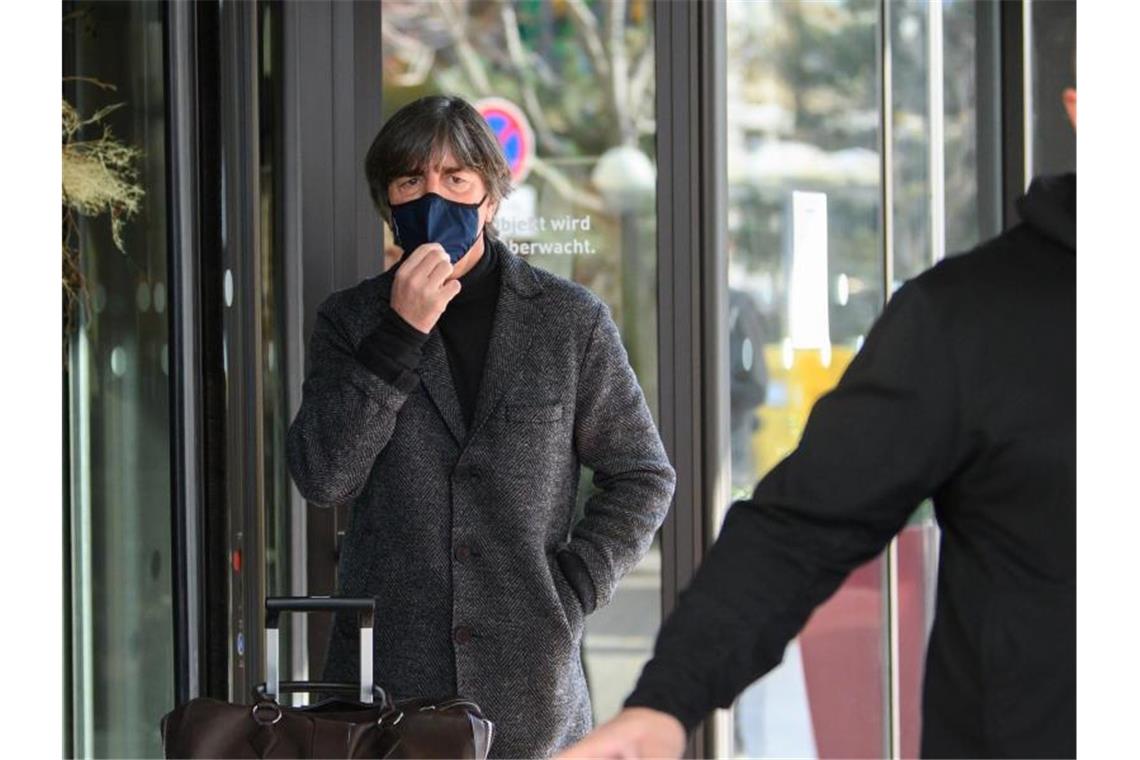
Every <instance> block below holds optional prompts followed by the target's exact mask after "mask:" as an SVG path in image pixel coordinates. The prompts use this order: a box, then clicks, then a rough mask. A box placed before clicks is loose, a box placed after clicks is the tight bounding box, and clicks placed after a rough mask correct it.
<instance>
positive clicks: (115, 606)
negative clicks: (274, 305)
mask: <svg viewBox="0 0 1140 760" xmlns="http://www.w3.org/2000/svg"><path fill="white" fill-rule="evenodd" d="M63 17H64V19H63V41H64V45H63V47H64V82H63V89H64V129H63V131H64V137H63V143H64V147H63V153H64V159H63V161H64V163H63V177H64V245H65V291H68V290H70V294H71V296H72V298H71V300H70V302H69V303H68V304H67V309H68V310H67V312H66V317H67V319H66V320H65V324H66V327H65V329H66V334H65V346H66V347H67V354H66V356H65V357H64V364H65V378H66V385H65V388H66V393H67V398H66V399H65V400H64V404H65V409H66V414H65V417H64V419H65V426H66V429H65V438H64V440H65V441H67V442H68V445H69V452H68V456H67V458H66V459H65V469H66V473H65V474H66V477H67V480H68V486H69V487H68V489H67V491H68V493H69V497H70V498H69V501H68V503H66V504H65V510H66V520H65V525H69V526H70V535H69V537H68V539H69V547H70V552H69V553H70V558H69V563H70V569H71V573H70V578H68V579H67V582H68V586H69V597H70V601H71V609H70V615H69V618H70V621H71V631H70V647H69V649H70V652H69V654H70V657H69V662H68V663H67V666H68V669H69V671H70V674H71V678H70V680H71V684H72V693H71V695H69V698H70V700H71V707H70V711H71V716H72V725H71V744H72V752H73V753H74V755H75V756H77V757H156V756H158V755H160V754H161V751H162V750H161V745H160V741H159V733H158V722H159V719H160V718H161V716H162V715H163V714H164V713H165V712H166V711H167V710H169V709H170V708H171V707H172V706H173V699H174V684H173V679H174V654H173V642H174V634H173V613H172V583H171V524H170V523H171V509H170V504H171V481H170V441H171V419H170V395H169V387H170V382H169V370H170V362H169V355H168V352H169V349H168V343H169V328H168V325H169V313H168V309H169V308H170V304H169V302H168V299H167V198H166V186H167V184H166V183H167V177H166V163H165V161H166V144H165V141H166V127H167V125H166V113H167V111H166V96H165V85H164V83H165V76H164V72H165V70H164V53H165V51H164V44H165V43H164V41H165V39H166V37H165V26H164V10H163V7H162V6H161V5H159V4H156V3H132V2H106V3H65V4H64V8H63ZM101 167H102V168H105V167H110V170H109V171H106V170H101ZM68 249H70V250H68ZM68 275H70V277H69V276H68Z"/></svg>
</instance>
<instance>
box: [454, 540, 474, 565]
mask: <svg viewBox="0 0 1140 760" xmlns="http://www.w3.org/2000/svg"><path fill="white" fill-rule="evenodd" d="M455 559H457V560H459V561H460V562H466V561H467V560H469V559H471V547H470V546H468V545H467V544H460V545H459V546H457V547H455Z"/></svg>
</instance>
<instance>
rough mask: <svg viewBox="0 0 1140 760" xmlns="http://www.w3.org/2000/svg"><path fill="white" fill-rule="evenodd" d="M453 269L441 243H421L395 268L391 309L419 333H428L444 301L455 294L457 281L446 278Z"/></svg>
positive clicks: (445, 304)
mask: <svg viewBox="0 0 1140 760" xmlns="http://www.w3.org/2000/svg"><path fill="white" fill-rule="evenodd" d="M454 269H455V267H454V266H453V265H452V263H451V259H450V258H449V257H448V255H447V251H445V250H443V246H441V245H440V244H439V243H424V244H423V245H421V246H420V247H419V248H417V249H416V250H414V251H412V255H411V256H409V257H408V258H407V259H406V260H405V261H404V263H403V264H401V265H400V267H399V268H398V269H397V270H396V274H395V276H394V278H393V280H392V308H393V309H395V310H396V313H397V314H399V315H400V316H401V317H403V318H404V321H405V322H407V323H408V324H409V325H411V326H412V327H414V328H416V329H417V330H419V331H420V332H422V333H429V332H431V328H433V327H435V323H436V322H438V321H439V318H440V316H441V315H442V314H443V312H444V310H445V309H446V308H447V304H448V303H450V301H451V299H453V298H455V296H456V295H457V294H458V293H459V288H460V285H459V280H456V279H449V278H450V277H451V273H452V272H453V271H454Z"/></svg>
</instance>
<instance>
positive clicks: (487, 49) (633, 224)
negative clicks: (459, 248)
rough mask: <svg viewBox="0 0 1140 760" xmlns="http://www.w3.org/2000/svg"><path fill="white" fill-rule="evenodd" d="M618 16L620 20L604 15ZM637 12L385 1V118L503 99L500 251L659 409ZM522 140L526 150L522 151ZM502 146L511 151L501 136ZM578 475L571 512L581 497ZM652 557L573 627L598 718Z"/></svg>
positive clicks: (647, 45) (646, 638) (645, 641)
mask: <svg viewBox="0 0 1140 760" xmlns="http://www.w3.org/2000/svg"><path fill="white" fill-rule="evenodd" d="M615 9H623V10H624V16H623V17H621V18H615V17H612V16H611V14H612V13H613V11H614V10H615ZM650 11H651V7H650V3H649V2H647V1H646V0H631V2H628V3H580V4H570V3H550V2H533V1H527V0H516V1H514V2H504V3H470V4H462V5H460V6H458V9H457V7H456V6H455V5H453V4H450V3H434V2H432V3H425V2H418V1H408V0H384V4H383V12H382V18H383V34H384V37H383V46H384V47H383V59H384V97H383V104H384V112H385V113H384V116H385V118H387V117H388V116H390V115H391V114H392V113H394V112H395V111H396V110H398V109H399V108H400V107H401V106H403V105H405V104H407V103H408V102H411V101H412V100H414V99H416V98H418V97H421V96H423V95H427V94H431V93H440V92H443V93H448V94H455V95H459V96H461V97H464V98H466V99H468V100H470V101H472V102H476V101H479V100H482V99H486V98H491V97H498V98H504V99H506V100H508V101H510V103H512V104H514V106H515V107H517V108H518V109H519V110H521V111H522V112H523V114H524V115H525V117H526V120H527V121H528V122H529V125H530V134H529V135H528V134H527V131H526V130H525V129H522V130H518V129H515V128H514V127H513V126H511V125H510V124H509V123H507V122H504V126H503V127H502V129H501V132H500V134H501V140H503V141H504V142H507V146H508V149H507V151H506V153H507V156H508V160H511V159H513V158H516V157H518V163H517V164H516V165H517V166H519V174H518V176H517V177H516V186H515V189H514V191H513V193H512V194H511V196H510V197H509V198H508V199H507V200H506V201H505V202H504V203H503V204H502V207H501V209H500V211H499V213H498V217H497V219H496V226H497V227H498V229H499V230H500V233H501V235H502V237H503V239H504V240H505V241H507V242H508V244H509V246H510V247H511V249H512V251H514V252H515V253H516V254H517V255H521V256H526V257H527V258H528V260H529V261H530V262H531V263H532V264H533V265H535V266H538V267H542V268H544V269H547V270H549V271H552V272H555V273H556V274H559V275H562V276H564V277H567V278H569V279H571V280H574V281H575V282H579V283H581V284H583V285H585V286H586V287H588V288H590V289H591V290H593V291H594V292H595V293H597V294H598V295H599V296H601V297H602V299H603V300H604V301H605V302H606V303H607V304H608V305H609V306H610V307H611V309H612V311H613V315H614V320H615V321H616V322H617V324H618V327H619V328H620V330H621V334H622V339H623V342H624V344H625V347H626V350H627V352H628V353H629V358H630V362H631V364H632V365H633V368H634V371H635V372H636V373H637V377H638V379H639V380H640V382H641V384H642V387H643V389H644V391H645V395H646V399H647V400H648V403H649V407H650V409H652V410H653V411H654V413H656V411H657V403H658V400H657V323H656V312H657V308H656V305H657V304H656V250H657V237H656V236H657V225H656V217H655V212H654V203H655V191H656V184H655V183H656V176H655V175H656V172H655V167H654V163H653V161H654V158H653V157H654V155H655V148H654V125H653V115H654V95H655V93H654V89H655V82H654V60H653V28H652V23H651V21H652V19H651V12H650ZM520 134H521V136H522V143H526V142H533V144H534V146H535V150H534V153H533V156H532V157H529V160H528V156H527V153H526V151H525V150H524V149H523V148H525V145H522V146H521V147H520V146H519V140H518V137H519V135H520ZM512 136H513V137H514V138H515V142H514V143H511V142H509V141H508V139H507V138H509V137H512ZM589 491H590V474H589V473H584V475H583V479H582V486H581V488H580V489H579V506H580V505H581V503H582V502H584V500H585V498H586V497H588V496H589ZM660 593H661V580H660V552H659V549H658V547H657V545H656V543H655V545H654V548H653V549H652V550H651V552H650V554H649V555H648V556H647V557H646V558H645V560H644V561H643V562H642V563H641V565H640V566H639V567H638V568H636V569H635V570H634V571H633V572H632V573H631V574H630V575H629V576H627V577H626V579H625V580H624V581H623V582H622V583H621V585H620V586H619V588H618V590H617V592H616V593H615V596H614V599H613V601H612V602H611V604H610V605H609V606H607V607H606V608H604V609H602V610H599V611H598V612H597V613H596V614H595V615H593V616H591V617H590V619H589V620H588V621H587V624H586V638H585V662H586V673H587V677H588V679H589V681H590V687H591V692H592V696H593V700H594V712H595V717H596V718H597V719H598V720H604V719H606V718H608V717H610V716H611V715H613V714H614V713H616V712H617V710H618V709H619V707H620V704H621V701H622V700H623V699H624V697H625V696H626V695H627V694H628V693H629V692H630V691H631V690H632V688H633V685H634V682H635V680H636V678H637V675H638V673H639V672H640V669H641V666H642V665H643V664H644V662H645V661H646V660H647V659H648V657H649V654H650V651H651V649H652V646H653V639H654V636H655V635H656V632H657V627H658V625H659V622H660V615H661V612H660Z"/></svg>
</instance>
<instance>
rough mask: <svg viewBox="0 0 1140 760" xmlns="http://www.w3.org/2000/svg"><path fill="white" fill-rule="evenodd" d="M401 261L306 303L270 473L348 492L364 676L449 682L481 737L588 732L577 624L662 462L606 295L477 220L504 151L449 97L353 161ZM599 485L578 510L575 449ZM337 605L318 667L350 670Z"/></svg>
mask: <svg viewBox="0 0 1140 760" xmlns="http://www.w3.org/2000/svg"><path fill="white" fill-rule="evenodd" d="M365 169H366V173H367V175H368V179H369V185H370V188H371V190H372V195H373V198H374V200H375V201H376V204H377V207H378V208H379V210H380V213H381V215H382V216H383V217H384V218H385V220H387V221H388V222H389V223H392V224H393V227H394V230H395V232H396V235H397V242H399V243H400V245H401V247H402V248H403V250H404V253H405V255H404V258H403V259H402V260H401V262H400V263H399V264H398V265H397V266H396V267H395V268H394V269H392V270H389V271H387V272H385V273H384V274H382V275H380V276H378V277H375V278H373V279H370V280H366V281H365V282H362V283H360V284H359V285H357V286H356V287H353V288H350V289H348V290H345V291H341V292H338V293H334V294H333V295H332V296H330V297H329V298H328V299H327V300H326V301H325V302H324V303H323V304H322V305H321V306H320V308H319V310H318V314H317V321H316V326H315V328H314V330H313V335H312V337H311V342H310V348H309V357H308V360H309V371H308V374H307V377H306V379H305V384H304V390H303V398H302V404H301V409H300V411H299V412H298V414H297V417H296V419H295V420H294V421H293V424H292V425H291V427H290V429H289V435H288V460H289V469H290V472H291V473H292V475H293V478H294V480H295V481H296V483H297V487H298V488H299V489H300V491H301V493H302V494H303V495H304V496H305V498H306V499H308V500H310V501H312V502H315V503H317V504H321V505H338V504H346V503H351V505H352V510H351V525H350V528H349V531H348V533H347V536H346V538H345V541H344V546H343V550H342V552H341V558H340V568H339V579H340V580H339V586H340V588H339V593H341V594H343V595H348V596H371V597H374V598H375V599H376V600H377V610H378V614H377V622H376V626H377V627H376V638H375V645H376V651H375V658H374V662H375V678H376V681H377V682H378V683H380V684H382V685H384V686H385V687H387V688H388V689H389V690H390V691H391V692H393V694H394V695H395V696H396V697H398V698H399V697H411V696H447V695H451V694H460V695H463V696H465V697H467V698H470V699H472V700H474V701H475V702H477V703H478V704H479V705H480V706H481V707H482V708H483V711H484V713H485V714H486V715H487V717H488V718H490V719H491V720H492V721H494V722H495V724H496V732H495V738H494V741H493V745H492V748H491V753H492V755H494V756H497V757H546V756H549V755H551V754H553V753H554V752H555V751H557V750H558V749H560V748H562V747H565V746H567V745H569V744H571V743H572V742H574V741H575V740H577V739H579V738H581V737H582V736H584V735H585V734H586V732H587V731H588V730H589V728H590V724H591V709H590V701H589V694H588V692H587V688H586V681H585V677H584V674H583V672H582V666H581V658H580V646H581V639H582V627H583V621H584V618H585V617H586V615H588V614H589V613H590V612H592V611H593V610H594V609H595V608H597V607H600V606H602V605H604V604H606V603H607V602H608V601H609V600H610V598H611V596H612V594H613V592H614V588H615V586H616V585H617V582H618V580H619V579H620V578H621V577H622V576H623V575H624V574H625V573H627V572H628V571H629V570H630V569H632V568H633V566H634V565H635V564H636V563H637V561H638V560H639V559H640V558H641V557H642V556H643V555H644V554H645V552H646V551H647V550H648V548H649V544H650V542H651V540H652V537H653V535H654V533H655V531H656V530H657V528H658V526H659V525H660V524H661V522H662V520H663V519H664V516H665V513H666V511H667V509H668V505H669V502H670V500H671V498H672V494H673V486H674V480H675V475H674V472H673V469H672V468H671V467H670V465H669V462H668V460H667V458H666V456H665V451H664V448H663V447H662V445H661V440H660V437H659V435H658V433H657V430H656V428H655V426H654V423H653V419H652V417H651V416H650V414H649V410H648V408H647V406H646V403H645V398H644V396H643V394H642V392H641V388H640V386H639V385H638V382H637V378H636V377H635V376H634V373H633V371H632V369H631V368H630V365H629V361H628V358H627V356H626V353H625V350H624V348H623V346H622V343H621V340H620V337H619V334H618V331H617V328H616V327H615V325H614V322H613V320H612V319H611V316H610V314H609V311H608V309H607V308H606V306H605V305H604V304H603V303H602V302H601V300H600V299H599V298H598V297H597V296H595V295H594V294H592V293H591V292H590V291H588V290H587V289H585V288H583V287H581V286H579V285H577V284H575V283H572V282H569V281H567V280H564V279H562V278H559V277H556V276H554V275H552V274H549V273H547V272H545V271H542V270H540V269H536V268H534V267H531V266H530V265H529V264H527V263H526V262H525V261H523V260H522V259H520V258H518V257H516V256H514V255H512V254H510V253H509V252H508V251H507V250H506V247H505V246H504V245H503V244H502V243H501V242H499V241H497V240H495V239H494V238H493V237H492V235H493V228H491V227H490V226H489V224H490V221H491V219H492V218H493V216H494V212H495V210H496V209H497V206H498V202H499V201H500V200H501V199H502V197H503V196H504V195H505V193H506V191H507V190H508V189H509V171H508V169H507V166H506V163H505V161H504V160H503V157H502V154H501V151H500V149H499V147H498V143H497V142H496V141H495V138H494V136H493V135H492V134H491V133H490V131H489V129H488V128H487V126H486V123H485V122H484V121H483V120H482V118H481V117H479V115H478V114H477V113H476V112H475V111H474V110H473V109H472V108H471V106H470V105H468V104H467V103H465V102H464V101H462V100H460V99H458V98H449V97H430V98H424V99H422V100H420V101H416V102H415V103H412V104H411V105H409V106H406V107H405V108H403V109H401V111H400V112H398V113H397V114H396V115H395V116H393V117H392V119H391V120H389V122H388V123H387V124H385V126H384V128H383V129H382V130H381V131H380V134H378V135H377V138H376V141H375V142H374V143H373V146H372V149H371V150H370V151H369V155H368V158H367V160H366V162H365ZM583 465H584V466H586V467H589V468H591V469H592V470H593V472H594V483H595V485H596V486H597V489H598V490H597V492H596V493H595V494H594V495H592V496H591V497H590V498H589V499H588V500H587V501H586V505H585V514H584V516H583V517H582V518H581V519H580V520H578V521H577V522H576V523H575V522H574V514H575V499H576V493H577V488H578V480H579V468H580V467H581V466H583ZM357 651H358V650H357V644H356V631H355V625H354V622H353V620H352V619H350V618H348V617H345V618H342V619H338V620H337V622H336V624H335V625H334V626H333V633H332V639H331V641H330V645H329V655H328V661H327V663H326V668H325V678H326V679H328V680H338V681H342V680H355V679H356V678H357V677H358V675H359V674H358V672H357V669H358V667H359V664H358V660H357Z"/></svg>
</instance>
